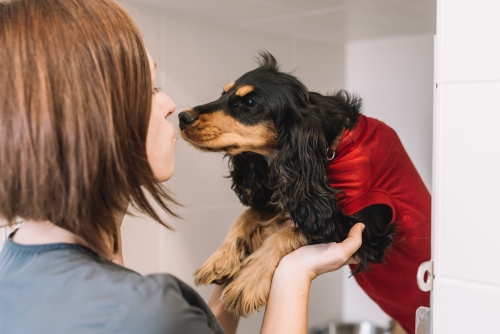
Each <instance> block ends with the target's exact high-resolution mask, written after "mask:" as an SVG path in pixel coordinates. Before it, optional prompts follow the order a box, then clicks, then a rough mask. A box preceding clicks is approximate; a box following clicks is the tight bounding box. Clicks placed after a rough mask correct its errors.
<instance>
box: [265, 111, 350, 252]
mask: <svg viewBox="0 0 500 334" xmlns="http://www.w3.org/2000/svg"><path fill="white" fill-rule="evenodd" d="M312 107H314V106H312ZM275 122H276V126H277V132H278V146H279V153H278V155H277V156H276V158H275V159H274V160H273V161H272V163H271V165H270V173H271V177H272V178H273V179H275V180H276V182H277V183H276V185H275V187H276V192H275V193H274V196H273V201H275V202H277V204H278V209H279V210H280V211H288V212H290V216H291V218H292V220H293V221H294V222H295V223H296V224H297V225H298V227H299V229H300V230H301V231H302V232H303V233H305V234H306V236H307V237H308V238H309V241H310V242H313V243H317V242H326V241H339V238H341V237H342V234H343V233H342V226H341V224H340V222H339V219H338V215H339V214H340V213H339V212H340V211H339V210H338V209H337V199H336V191H335V190H334V189H333V188H332V187H330V185H329V183H328V180H327V177H326V171H325V167H326V163H327V160H326V149H327V147H328V146H327V141H326V138H325V134H324V129H323V127H322V123H321V119H320V116H319V114H318V112H317V111H313V110H310V109H306V108H304V107H302V108H294V107H292V108H291V110H286V111H285V113H284V114H283V116H282V117H280V118H278V119H277V120H276V121H275Z"/></svg>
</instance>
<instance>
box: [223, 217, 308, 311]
mask: <svg viewBox="0 0 500 334" xmlns="http://www.w3.org/2000/svg"><path fill="white" fill-rule="evenodd" d="M306 244H307V239H306V238H305V237H304V235H303V234H302V233H301V232H300V231H299V230H297V229H295V228H294V227H284V228H282V229H281V230H279V231H277V232H275V233H273V234H272V235H270V236H269V237H268V238H267V239H266V240H265V241H264V243H263V245H262V247H260V248H258V249H257V250H256V251H255V252H254V253H252V254H251V255H250V256H248V257H247V258H246V259H245V260H244V261H243V262H242V264H241V270H240V271H239V272H238V273H237V274H236V276H235V277H234V279H233V281H232V282H231V283H229V284H228V286H227V287H226V288H225V289H224V291H223V292H222V297H221V298H222V301H223V303H224V306H225V307H226V309H227V310H229V311H230V312H232V313H234V314H235V315H238V316H239V315H242V316H244V317H246V316H247V315H249V314H251V313H253V312H255V311H257V310H259V309H260V308H261V307H262V306H264V305H266V303H267V299H268V297H269V291H270V290H271V281H272V278H273V274H274V271H275V270H276V267H277V266H278V264H279V262H280V260H281V258H283V256H285V255H286V254H288V253H290V252H292V251H293V250H295V249H297V248H299V247H302V246H304V245H306Z"/></svg>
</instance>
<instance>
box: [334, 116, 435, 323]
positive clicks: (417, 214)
mask: <svg viewBox="0 0 500 334" xmlns="http://www.w3.org/2000/svg"><path fill="white" fill-rule="evenodd" d="M327 177H328V181H329V183H330V185H331V186H332V187H334V188H335V189H338V190H342V191H343V193H342V194H340V195H338V204H339V206H340V207H341V208H342V209H343V210H344V212H345V213H346V214H347V215H352V214H354V213H356V212H358V211H360V210H362V209H364V208H366V207H368V206H370V205H374V204H385V205H388V206H389V207H391V209H392V213H393V216H392V221H391V222H396V223H397V229H396V237H395V238H394V242H393V244H392V245H391V246H390V248H389V249H388V251H387V252H386V255H385V257H384V260H383V262H382V263H379V264H372V265H370V269H367V270H365V271H364V272H362V273H360V274H357V275H355V278H356V281H357V282H358V284H359V285H360V286H361V288H362V289H363V290H364V291H365V292H366V293H367V294H368V296H370V298H372V299H373V300H374V301H375V302H376V303H377V304H378V305H379V306H380V307H381V308H382V310H384V311H385V312H386V313H387V314H388V315H389V316H391V317H392V318H393V319H395V320H396V321H398V322H399V323H400V324H401V325H402V326H403V327H404V328H405V329H406V331H407V332H408V333H414V332H415V313H416V310H417V308H418V307H420V306H429V303H430V293H429V292H422V291H421V290H420V289H419V288H418V286H417V281H416V276H417V269H418V267H419V265H420V264H421V263H422V262H425V261H428V260H429V259H430V257H431V254H430V250H431V247H430V240H431V196H430V194H429V191H428V190H427V188H426V186H425V185H424V183H423V182H422V179H421V178H420V176H419V174H418V172H417V170H416V169H415V167H414V165H413V163H412V162H411V160H410V157H409V156H408V154H407V153H406V151H405V149H404V148H403V145H402V143H401V141H400V140H399V138H398V136H397V134H396V133H395V132H394V130H392V129H391V128H390V127H388V126H387V125H385V124H384V123H382V122H380V121H378V120H376V119H373V118H369V117H366V116H360V117H359V119H358V123H357V124H356V126H355V127H354V128H353V129H352V130H346V131H345V132H344V135H343V137H342V140H341V142H340V144H339V146H338V148H337V150H336V155H335V159H333V160H332V162H331V163H330V165H329V166H328V167H327ZM355 269H356V265H351V270H355Z"/></svg>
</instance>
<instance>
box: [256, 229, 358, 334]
mask: <svg viewBox="0 0 500 334" xmlns="http://www.w3.org/2000/svg"><path fill="white" fill-rule="evenodd" d="M284 225H287V224H286V223H285V224H284ZM364 228H365V226H364V225H363V224H361V223H358V224H356V225H354V226H353V227H352V228H351V231H350V232H349V235H348V236H347V239H345V240H344V241H343V242H341V243H334V242H332V243H329V244H320V245H308V246H304V247H301V248H299V249H297V250H294V251H293V252H291V253H290V254H288V255H286V256H285V257H283V258H282V259H281V262H280V264H279V265H278V268H276V271H275V272H274V276H273V281H272V285H271V292H270V294H269V300H268V303H267V307H266V313H265V314H264V321H263V323H262V328H261V334H267V333H270V334H271V333H272V334H281V333H283V334H295V333H297V334H305V333H307V304H308V301H309V290H310V287H311V281H312V280H313V279H315V278H316V277H318V276H319V275H321V274H324V273H326V272H329V271H333V270H337V269H340V268H342V267H343V266H344V265H346V264H350V263H356V259H355V258H353V254H354V253H355V252H356V251H357V250H358V249H359V247H361V241H362V240H361V234H362V232H363V230H364Z"/></svg>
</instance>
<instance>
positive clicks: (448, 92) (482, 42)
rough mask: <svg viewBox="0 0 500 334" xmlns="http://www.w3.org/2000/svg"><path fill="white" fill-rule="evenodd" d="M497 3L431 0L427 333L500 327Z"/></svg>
mask: <svg viewBox="0 0 500 334" xmlns="http://www.w3.org/2000/svg"><path fill="white" fill-rule="evenodd" d="M499 14H500V3H499V2H498V1H496V0H479V1H474V2H468V1H454V0H440V1H438V20H437V37H436V51H437V53H436V69H437V75H436V83H437V89H436V111H435V114H436V128H435V133H436V135H435V138H436V139H435V162H434V164H435V167H434V168H435V184H434V188H435V194H434V215H435V221H434V225H435V227H434V235H433V259H434V270H435V276H436V278H435V283H434V289H433V292H432V303H433V304H432V307H433V329H434V333H458V334H461V333H500V327H499V325H498V310H500V269H499V268H498V266H497V265H496V263H497V262H498V258H499V257H500V247H499V246H498V240H497V238H496V237H495V236H496V235H498V234H499V233H500V221H499V219H498V217H497V216H496V214H495V212H496V208H497V207H498V203H499V200H500V196H499V195H498V191H497V189H498V188H499V187H500V177H499V176H498V170H500V150H499V149H498V143H500V132H499V131H498V126H497V124H498V122H499V121H500V117H499V112H500V103H499V102H498V96H500V65H499V62H498V59H500V45H499V43H498V41H499V40H500V25H499V21H498V16H499Z"/></svg>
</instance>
